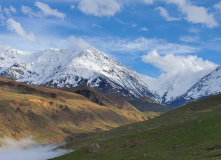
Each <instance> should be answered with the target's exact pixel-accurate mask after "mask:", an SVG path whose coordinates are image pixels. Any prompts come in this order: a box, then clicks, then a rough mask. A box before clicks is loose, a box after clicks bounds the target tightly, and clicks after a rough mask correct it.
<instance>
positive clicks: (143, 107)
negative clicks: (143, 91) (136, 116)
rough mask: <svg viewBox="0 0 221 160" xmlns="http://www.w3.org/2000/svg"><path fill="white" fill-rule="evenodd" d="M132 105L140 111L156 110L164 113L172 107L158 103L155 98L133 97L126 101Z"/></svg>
mask: <svg viewBox="0 0 221 160" xmlns="http://www.w3.org/2000/svg"><path fill="white" fill-rule="evenodd" d="M128 102H129V103H130V104H132V105H133V106H134V107H136V108H137V109H138V110H139V111H141V112H158V113H164V112H168V111H170V110H172V109H173V108H171V107H168V106H165V105H162V104H159V103H158V102H156V101H155V100H152V99H150V98H146V97H143V98H135V99H133V100H130V101H128Z"/></svg>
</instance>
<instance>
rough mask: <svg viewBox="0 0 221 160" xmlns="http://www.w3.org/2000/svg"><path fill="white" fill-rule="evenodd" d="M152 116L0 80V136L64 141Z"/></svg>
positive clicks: (65, 93)
mask: <svg viewBox="0 0 221 160" xmlns="http://www.w3.org/2000/svg"><path fill="white" fill-rule="evenodd" d="M151 117H153V116H152V115H148V114H144V113H141V112H139V111H137V110H136V109H134V110H130V109H129V110H128V109H124V108H122V109H119V107H114V105H113V107H111V106H109V107H106V106H103V105H98V104H96V103H93V102H91V101H90V100H88V99H87V98H85V97H83V96H81V95H78V94H74V93H70V92H65V91H61V90H56V89H51V88H44V87H38V86H33V85H27V84H24V83H18V82H15V81H12V80H8V79H4V78H0V137H3V136H7V137H10V138H14V139H19V138H22V137H30V136H31V137H32V138H34V139H35V140H36V141H41V142H42V141H44V142H46V143H49V142H63V141H65V140H66V141H67V140H73V139H75V138H76V137H82V136H84V135H85V134H87V133H91V132H100V131H104V130H108V129H111V128H114V127H118V126H120V125H125V124H129V123H134V122H138V121H143V120H147V119H148V118H151Z"/></svg>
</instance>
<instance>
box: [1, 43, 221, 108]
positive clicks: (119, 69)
mask: <svg viewBox="0 0 221 160" xmlns="http://www.w3.org/2000/svg"><path fill="white" fill-rule="evenodd" d="M0 62H1V63H0V76H1V77H5V78H10V79H13V80H16V81H19V82H25V83H28V84H35V85H42V86H50V87H55V88H61V87H75V86H79V85H83V84H86V85H89V86H91V87H93V88H96V89H98V90H100V91H102V92H104V93H107V94H115V95H118V96H122V97H124V98H126V99H129V100H131V99H134V98H139V97H148V98H151V99H154V100H156V101H157V102H160V103H161V104H166V105H169V106H175V107H177V106H180V105H183V104H186V103H188V102H190V101H192V100H195V99H198V98H200V97H202V96H200V95H198V96H194V95H197V94H198V93H196V92H195V93H194V94H192V95H191V96H189V97H187V96H185V95H186V94H188V93H187V92H188V90H189V89H191V87H193V86H194V85H197V84H198V83H200V80H201V79H202V78H203V77H204V76H206V75H209V74H211V73H212V72H213V71H214V72H215V71H216V68H210V69H208V70H203V71H199V72H196V73H194V74H192V75H194V76H193V77H192V75H191V76H189V77H188V76H186V75H185V74H183V75H181V74H177V75H172V76H164V78H159V79H154V78H151V77H148V76H145V75H141V74H139V73H137V72H136V71H134V70H132V69H130V68H128V67H126V66H123V65H122V64H120V63H119V62H117V61H116V60H114V59H112V58H110V57H108V56H107V55H105V54H104V53H102V52H101V51H99V50H97V49H96V48H94V47H90V48H87V49H85V50H69V49H47V50H44V51H41V52H36V53H30V52H22V51H17V50H15V49H9V50H6V51H3V52H0ZM217 74H220V73H218V70H217ZM211 80H212V79H207V81H211ZM220 81H221V80H220V79H219V80H217V83H219V82H220ZM208 83H209V82H208ZM213 84H214V83H210V85H213ZM211 88H212V90H211V91H210V92H209V93H210V94H211V95H213V94H218V93H220V92H219V90H215V88H214V87H211ZM213 90H214V91H213ZM201 92H203V90H201ZM202 94H203V93H202ZM210 94H208V95H207V96H209V95H210ZM204 95H205V96H206V94H204ZM181 99H182V100H181ZM178 101H179V102H178Z"/></svg>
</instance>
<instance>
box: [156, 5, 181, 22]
mask: <svg viewBox="0 0 221 160" xmlns="http://www.w3.org/2000/svg"><path fill="white" fill-rule="evenodd" d="M155 10H159V11H160V15H161V16H162V17H163V18H164V19H166V20H167V21H179V20H180V18H175V17H171V16H170V15H169V13H168V12H167V10H166V9H165V8H163V7H157V8H156V9H155Z"/></svg>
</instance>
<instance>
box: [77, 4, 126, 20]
mask: <svg viewBox="0 0 221 160" xmlns="http://www.w3.org/2000/svg"><path fill="white" fill-rule="evenodd" d="M78 8H79V9H80V10H81V11H82V12H84V13H85V14H89V15H94V16H99V17H102V16H113V15H115V14H116V13H117V12H119V11H121V8H122V5H121V4H120V3H119V2H118V1H117V0H80V2H79V6H78Z"/></svg>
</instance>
